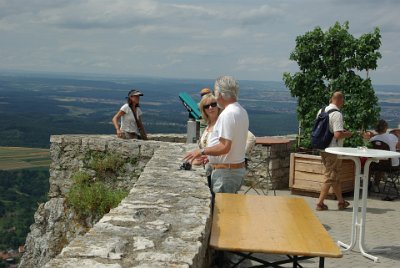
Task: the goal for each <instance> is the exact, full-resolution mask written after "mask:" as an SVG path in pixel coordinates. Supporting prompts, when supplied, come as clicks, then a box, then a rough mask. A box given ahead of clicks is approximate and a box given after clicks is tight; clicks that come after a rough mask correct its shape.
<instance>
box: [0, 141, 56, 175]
mask: <svg viewBox="0 0 400 268" xmlns="http://www.w3.org/2000/svg"><path fill="white" fill-rule="evenodd" d="M48 166H50V155H49V150H48V149H41V148H26V147H2V146H0V169H2V170H13V169H22V168H37V167H48Z"/></svg>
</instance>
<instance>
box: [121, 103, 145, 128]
mask: <svg viewBox="0 0 400 268" xmlns="http://www.w3.org/2000/svg"><path fill="white" fill-rule="evenodd" d="M120 111H123V112H124V113H125V114H124V115H123V116H121V131H122V132H135V133H136V134H140V132H139V128H138V127H137V124H136V120H135V117H134V116H133V112H132V109H131V107H129V104H128V103H125V104H124V105H123V106H122V107H121V109H120ZM136 114H137V117H138V119H139V118H140V116H141V115H142V110H141V109H140V107H136Z"/></svg>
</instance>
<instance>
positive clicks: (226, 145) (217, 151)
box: [183, 138, 232, 162]
mask: <svg viewBox="0 0 400 268" xmlns="http://www.w3.org/2000/svg"><path fill="white" fill-rule="evenodd" d="M231 146H232V141H231V140H227V139H224V138H220V139H219V143H218V144H216V145H214V146H212V147H206V148H204V154H205V155H212V156H218V155H224V154H227V153H229V151H230V150H231ZM200 156H201V149H195V150H193V151H190V152H188V153H187V154H186V155H185V157H184V158H183V160H184V161H189V162H192V161H193V160H194V159H196V158H198V157H200Z"/></svg>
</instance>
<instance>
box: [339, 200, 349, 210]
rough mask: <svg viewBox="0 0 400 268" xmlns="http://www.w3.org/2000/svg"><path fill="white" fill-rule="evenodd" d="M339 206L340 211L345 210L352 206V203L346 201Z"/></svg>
mask: <svg viewBox="0 0 400 268" xmlns="http://www.w3.org/2000/svg"><path fill="white" fill-rule="evenodd" d="M337 206H338V209H339V210H343V209H346V208H347V207H348V206H350V203H349V202H347V201H346V200H345V201H344V202H342V203H338V205H337Z"/></svg>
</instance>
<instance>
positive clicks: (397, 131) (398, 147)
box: [389, 128, 400, 152]
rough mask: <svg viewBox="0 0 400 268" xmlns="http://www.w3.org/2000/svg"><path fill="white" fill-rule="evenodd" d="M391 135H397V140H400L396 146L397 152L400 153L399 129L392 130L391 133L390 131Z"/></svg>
mask: <svg viewBox="0 0 400 268" xmlns="http://www.w3.org/2000/svg"><path fill="white" fill-rule="evenodd" d="M389 133H390V134H393V135H395V136H396V137H397V139H398V140H399V141H398V142H397V145H396V151H398V152H399V151H400V129H398V128H395V129H392V130H391V131H389Z"/></svg>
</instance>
